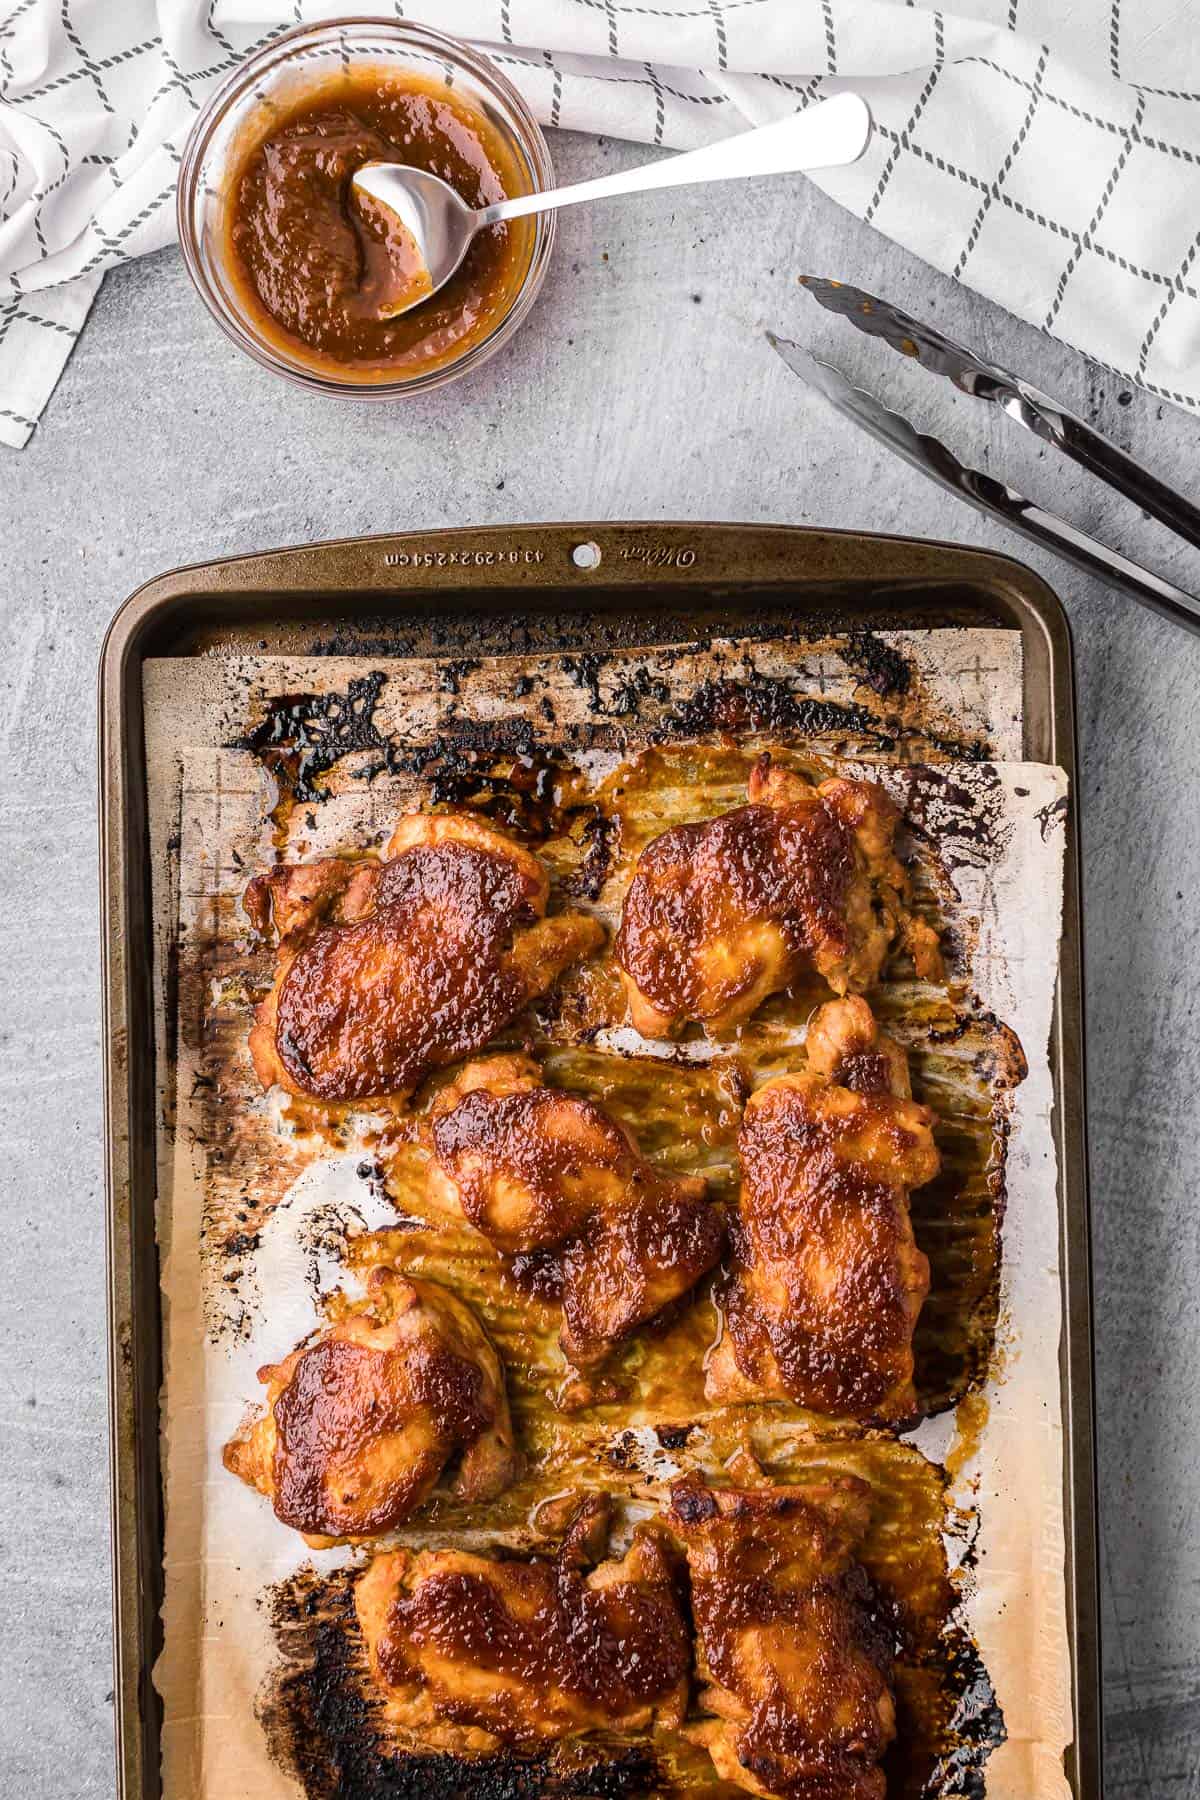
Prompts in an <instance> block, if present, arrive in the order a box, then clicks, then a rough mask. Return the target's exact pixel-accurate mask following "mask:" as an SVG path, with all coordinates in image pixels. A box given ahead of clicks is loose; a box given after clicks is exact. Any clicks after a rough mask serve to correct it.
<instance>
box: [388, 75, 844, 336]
mask: <svg viewBox="0 0 1200 1800" xmlns="http://www.w3.org/2000/svg"><path fill="white" fill-rule="evenodd" d="M871 129H872V126H871V112H870V108H869V107H868V106H867V103H866V101H865V100H863V99H861V98H860V97H859V95H857V94H838V95H837V96H836V97H835V98H834V99H832V100H824V101H822V102H821V104H820V105H819V106H810V107H808V108H807V109H806V110H805V111H804V112H798V113H792V114H790V115H789V116H788V117H787V118H786V119H776V120H775V121H774V122H773V123H772V124H770V125H760V126H758V128H757V129H756V130H754V131H743V132H739V133H738V134H737V135H736V136H735V137H730V138H723V139H722V140H721V142H720V143H718V144H708V145H706V146H705V148H704V149H702V150H689V151H688V152H687V153H686V155H683V156H669V157H665V158H664V159H663V160H662V161H661V162H653V163H647V164H646V165H645V166H644V167H643V168H640V169H626V170H623V171H622V172H621V173H620V174H619V175H602V176H600V177H599V179H598V180H596V181H580V182H577V183H576V184H575V185H574V186H573V187H565V188H554V189H552V190H551V191H550V192H549V193H544V194H520V195H518V196H517V198H516V199H514V200H498V201H497V202H496V203H495V205H493V206H484V207H481V208H480V209H479V211H478V212H476V211H475V210H474V209H473V208H471V207H469V206H468V205H467V203H466V201H465V200H462V199H460V198H459V196H458V194H456V193H455V191H454V189H453V188H452V187H450V185H449V184H448V183H447V182H445V181H443V180H442V179H441V177H440V176H438V175H430V174H429V173H428V172H427V171H426V170H425V169H414V168H411V167H409V165H408V164H406V163H385V162H369V163H364V164H363V166H362V168H361V169H357V170H355V173H354V176H353V178H352V180H353V185H354V187H355V188H357V189H358V190H359V191H360V193H363V194H368V195H370V197H371V198H372V199H373V200H375V201H378V202H379V203H380V204H381V205H383V206H385V207H386V208H387V209H388V211H389V212H391V213H393V214H394V215H395V218H396V220H397V221H398V223H399V225H400V227H401V228H402V236H403V239H404V244H403V249H404V251H405V256H404V260H405V262H408V263H410V264H411V276H410V271H409V270H406V271H405V275H406V279H405V283H404V286H403V288H402V290H401V291H400V292H399V293H397V294H396V295H395V297H394V298H393V299H391V300H389V302H388V305H387V308H386V311H387V313H388V315H389V316H395V315H397V314H399V313H405V312H408V311H409V310H410V309H411V308H412V307H414V306H418V305H420V303H421V301H422V300H427V299H428V298H429V296H430V294H436V292H437V290H438V289H439V288H440V287H442V286H443V285H444V284H445V283H446V282H447V281H449V279H450V277H451V276H452V275H453V273H454V271H455V270H456V269H457V268H458V266H459V264H460V263H461V262H462V260H463V257H464V256H465V255H466V254H467V251H468V249H469V248H470V245H471V240H472V238H473V237H474V236H475V233H476V232H477V231H482V230H484V229H485V228H486V227H487V226H488V225H498V224H500V223H501V222H502V221H503V220H505V219H521V218H524V217H526V216H527V215H528V214H529V213H539V212H552V211H554V210H555V209H556V208H558V207H560V206H576V205H578V204H579V202H580V201H581V200H606V199H609V198H611V197H612V196H613V195H615V194H640V193H645V192H648V191H649V190H650V189H652V188H669V187H685V186H687V185H688V184H689V183H691V182H694V181H729V180H731V179H732V178H733V177H734V176H739V175H787V174H793V173H795V172H797V171H799V170H802V169H829V168H835V167H838V166H840V165H843V164H845V163H852V162H857V160H858V158H859V157H860V156H861V155H862V153H863V151H864V150H865V149H866V147H867V144H868V142H869V141H870V137H871Z"/></svg>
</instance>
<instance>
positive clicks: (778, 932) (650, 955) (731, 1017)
mask: <svg viewBox="0 0 1200 1800" xmlns="http://www.w3.org/2000/svg"><path fill="white" fill-rule="evenodd" d="M748 794H749V805H747V806H742V807H738V808H737V809H736V810H734V811H733V812H727V813H722V814H721V815H720V817H718V818H715V819H709V820H707V821H706V822H704V823H701V824H694V825H676V826H673V827H672V828H671V829H670V830H669V831H665V832H664V833H663V834H662V836H661V837H657V838H655V839H654V840H653V842H652V843H650V844H649V845H647V847H646V849H645V850H644V851H643V852H642V854H641V857H640V859H639V861H638V866H637V870H636V872H635V874H634V877H633V881H632V882H631V884H630V887H629V891H628V893H627V895H626V897H625V904H624V909H623V912H622V918H621V926H620V930H619V932H618V935H617V940H616V945H615V954H616V960H617V962H618V964H619V966H620V969H621V972H622V976H623V979H624V983H625V989H626V993H627V995H628V1000H629V1013H630V1018H631V1019H632V1021H633V1024H634V1026H635V1027H636V1029H637V1030H638V1031H639V1032H641V1033H642V1035H643V1036H644V1037H671V1036H674V1035H676V1034H677V1033H678V1032H679V1031H681V1030H682V1029H683V1027H684V1026H685V1025H687V1024H689V1023H692V1022H698V1023H699V1024H701V1025H703V1026H704V1027H705V1029H706V1031H707V1032H708V1033H709V1034H710V1035H712V1036H722V1035H724V1034H726V1033H728V1032H730V1031H731V1030H733V1029H734V1028H735V1027H736V1026H737V1025H739V1024H741V1023H742V1022H743V1021H744V1020H745V1019H748V1018H749V1017H750V1015H751V1013H753V1012H754V1011H755V1010H756V1009H757V1008H758V1007H759V1006H760V1005H761V1004H762V1002H763V1001H764V1000H765V999H767V997H768V996H769V995H771V994H774V993H778V992H779V991H780V990H781V989H784V988H787V987H790V986H791V985H792V983H793V982H795V981H796V980H797V978H798V977H799V976H801V975H802V974H803V973H805V972H806V971H807V972H810V973H815V974H816V975H818V976H820V977H821V978H822V979H823V980H824V981H825V982H827V983H828V985H829V986H830V987H831V988H832V989H833V990H834V992H835V993H837V994H846V993H857V992H861V991H862V990H863V989H865V988H867V987H870V986H871V985H872V984H873V983H874V982H875V981H876V980H877V979H878V977H879V973H880V970H881V969H882V967H883V963H884V959H885V957H886V956H887V953H888V951H889V949H890V947H891V945H892V943H893V942H894V940H895V939H896V938H897V936H899V935H901V934H902V933H903V935H904V936H905V939H906V941H907V942H908V944H909V948H910V949H911V951H912V953H913V956H914V959H915V960H916V963H917V967H918V972H919V973H922V974H930V975H935V974H936V973H937V971H938V968H939V966H940V965H939V960H938V953H937V942H936V938H935V937H934V935H933V933H932V932H931V931H930V930H929V929H928V927H926V926H923V925H921V924H920V923H919V922H918V921H916V920H913V919H911V918H910V917H909V915H908V914H907V912H906V911H905V908H904V905H903V899H904V895H905V892H906V880H905V875H904V871H903V869H902V868H901V866H900V864H899V862H898V861H897V860H896V857H895V855H894V853H893V848H892V843H893V838H894V836H895V831H896V826H897V823H898V821H899V814H898V812H897V810H896V808H895V806H894V805H893V803H892V801H891V800H890V799H889V798H888V796H887V794H886V793H885V792H884V790H883V789H882V788H881V787H878V786H877V785H876V784H875V783H874V782H870V781H850V780H844V779H841V778H836V779H833V780H830V781H823V782H822V783H821V785H820V786H819V787H813V786H812V785H811V784H810V783H809V782H807V781H806V780H804V778H803V777H802V776H800V775H796V774H792V773H790V772H789V771H787V770H784V769H779V768H775V767H773V766H772V765H771V763H770V761H769V759H768V758H763V759H762V760H761V761H760V762H759V763H758V764H757V765H756V766H755V768H754V769H753V771H752V772H751V776H750V782H749V789H748Z"/></svg>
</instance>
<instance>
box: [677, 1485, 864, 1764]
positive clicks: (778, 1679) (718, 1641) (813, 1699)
mask: <svg viewBox="0 0 1200 1800" xmlns="http://www.w3.org/2000/svg"><path fill="white" fill-rule="evenodd" d="M869 1522H870V1489H869V1488H868V1487H867V1486H866V1484H865V1483H864V1482H862V1481H859V1480H857V1479H856V1478H855V1477H854V1476H852V1475H843V1476H835V1477H830V1478H829V1479H828V1480H826V1481H825V1482H823V1483H820V1484H814V1485H812V1486H811V1487H803V1488H801V1487H775V1488H761V1489H759V1488H753V1489H750V1490H748V1491H738V1490H721V1491H713V1490H711V1489H709V1488H707V1487H706V1486H705V1485H704V1483H703V1482H702V1481H701V1480H700V1479H699V1477H697V1476H694V1475H692V1476H684V1477H683V1478H682V1479H680V1480H679V1481H677V1482H675V1483H674V1484H673V1485H672V1488H671V1508H670V1511H669V1512H668V1513H667V1514H666V1515H665V1523H666V1525H667V1526H668V1528H669V1529H670V1530H672V1531H673V1532H674V1533H675V1534H676V1535H677V1536H678V1538H679V1539H680V1541H681V1542H682V1544H683V1546H684V1549H685V1550H686V1553H687V1560H688V1574H689V1577H690V1581H691V1595H692V1614H693V1618H694V1620H695V1629H696V1663H697V1675H698V1677H699V1679H700V1680H701V1682H702V1683H704V1684H705V1685H704V1686H703V1688H702V1691H701V1693H700V1696H699V1700H700V1706H701V1708H702V1710H703V1711H705V1712H707V1713H710V1714H712V1715H714V1717H713V1718H711V1719H709V1720H705V1721H704V1722H703V1723H701V1724H699V1725H697V1726H694V1727H692V1728H690V1729H689V1735H690V1736H692V1737H693V1738H695V1739H696V1741H698V1742H700V1743H702V1744H704V1745H705V1746H706V1748H707V1749H708V1752H709V1755H710V1756H711V1757H712V1760H713V1763H714V1765H715V1767H716V1770H717V1773H718V1775H719V1776H720V1777H721V1778H722V1779H723V1780H725V1781H731V1782H736V1784H737V1785H738V1786H739V1787H741V1788H745V1789H747V1790H748V1791H749V1792H750V1793H752V1794H767V1795H776V1796H779V1800H883V1794H884V1791H885V1782H884V1776H883V1771H882V1770H881V1769H880V1767H879V1763H880V1759H881V1757H882V1756H883V1753H884V1751H885V1750H886V1749H887V1746H888V1744H889V1743H890V1742H891V1740H892V1738H893V1737H894V1736H895V1706H894V1702H893V1698H892V1692H891V1666H892V1656H893V1647H892V1645H891V1643H890V1642H889V1640H888V1637H887V1635H886V1634H885V1633H884V1631H883V1630H882V1629H881V1627H880V1625H879V1624H878V1622H877V1621H876V1618H875V1616H874V1612H875V1609H874V1605H873V1596H872V1593H871V1589H870V1585H869V1583H868V1581H867V1579H866V1577H865V1575H864V1573H863V1571H862V1569H861V1568H860V1567H859V1566H858V1564H857V1563H856V1562H855V1560H854V1552H855V1550H856V1548H857V1546H858V1544H859V1542H860V1541H861V1539H862V1536H863V1534H864V1532H865V1531H866V1529H867V1526H868V1524H869Z"/></svg>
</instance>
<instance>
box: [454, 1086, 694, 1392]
mask: <svg viewBox="0 0 1200 1800" xmlns="http://www.w3.org/2000/svg"><path fill="white" fill-rule="evenodd" d="M431 1141H432V1149H433V1161H432V1164H431V1167H430V1173H429V1186H430V1193H431V1196H432V1198H433V1199H434V1201H435V1202H436V1203H437V1204H438V1205H440V1206H441V1207H443V1208H444V1209H445V1210H447V1211H450V1212H454V1213H457V1214H459V1215H460V1216H461V1217H463V1218H465V1219H466V1220H467V1221H468V1222H469V1223H470V1224H471V1225H473V1226H474V1227H475V1229H476V1230H477V1231H480V1232H482V1233H483V1235H484V1236H485V1237H486V1238H488V1239H489V1241H490V1242H491V1243H492V1244H494V1245H495V1247H496V1248H497V1249H498V1250H499V1251H501V1252H502V1254H504V1255H506V1256H509V1257H520V1256H528V1255H530V1254H531V1253H539V1252H546V1253H551V1254H550V1258H549V1263H546V1262H545V1261H543V1264H542V1276H543V1279H544V1278H545V1277H546V1274H547V1272H549V1275H550V1279H551V1282H552V1284H553V1285H555V1286H556V1287H557V1291H558V1294H559V1298H560V1299H561V1303H562V1309H563V1323H562V1332H561V1336H560V1343H561V1346H562V1349H563V1353H564V1355H565V1356H566V1357H567V1359H568V1361H569V1362H571V1363H573V1364H574V1365H575V1367H576V1368H580V1369H583V1368H591V1367H594V1366H596V1365H597V1364H598V1363H600V1362H601V1361H603V1359H604V1358H605V1356H607V1354H608V1353H609V1351H610V1350H611V1349H612V1348H613V1346H614V1345H615V1344H617V1343H619V1342H620V1341H621V1340H622V1339H623V1338H625V1337H628V1336H629V1334H630V1333H631V1332H632V1331H634V1330H636V1329H637V1327H638V1326H639V1325H642V1324H645V1323H646V1321H647V1320H649V1319H652V1318H654V1317H655V1315H656V1314H658V1313H660V1312H661V1311H662V1310H663V1308H664V1307H666V1306H668V1305H669V1304H670V1303H671V1302H672V1301H674V1300H678V1299H679V1298H680V1297H681V1296H682V1295H683V1294H686V1293H687V1292H688V1290H689V1289H690V1288H692V1287H693V1286H694V1285H695V1283H696V1282H697V1281H699V1279H700V1277H701V1276H702V1275H704V1274H706V1273H707V1272H708V1270H709V1269H711V1268H712V1267H713V1266H714V1265H715V1264H716V1262H717V1260H718V1258H719V1256H720V1254H721V1245H722V1242H723V1237H724V1231H723V1226H722V1222H721V1217H720V1214H719V1213H718V1211H717V1209H716V1208H715V1207H714V1206H712V1205H711V1204H710V1202H709V1201H708V1199H707V1198H706V1186H705V1183H704V1181H703V1179H702V1178H700V1177H698V1176H673V1175H667V1174H664V1173H662V1172H660V1171H659V1170H657V1169H656V1168H654V1167H653V1165H652V1164H650V1163H648V1162H646V1161H645V1159H644V1158H643V1157H642V1155H641V1153H640V1151H639V1150H638V1147H637V1145H636V1143H635V1142H634V1140H633V1138H632V1137H631V1136H630V1134H629V1133H628V1132H627V1131H626V1130H625V1129H624V1127H623V1126H621V1125H619V1124H618V1123H617V1121H616V1120H615V1119H613V1118H610V1117H609V1115H608V1114H607V1113H605V1112H604V1111H602V1109H601V1108H600V1107H599V1106H596V1105H595V1104H594V1103H593V1102H592V1101H590V1100H586V1099H583V1098H582V1097H580V1096H579V1095H577V1094H568V1093H563V1092H562V1091H561V1090H559V1089H556V1088H549V1087H545V1086H543V1084H542V1078H541V1074H540V1071H539V1070H538V1068H537V1065H536V1064H535V1063H533V1062H532V1061H530V1059H529V1058H528V1057H523V1056H494V1057H489V1058H487V1059H486V1060H484V1061H482V1062H476V1063H470V1064H468V1065H467V1067H466V1068H464V1069H462V1070H461V1071H460V1072H459V1074H458V1075H457V1076H456V1077H455V1079H454V1080H453V1081H452V1082H451V1083H450V1085H449V1086H448V1087H447V1088H445V1089H443V1091H442V1093H441V1094H439V1096H438V1098H437V1101H436V1102H435V1107H434V1117H433V1121H432V1126H431Z"/></svg>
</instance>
